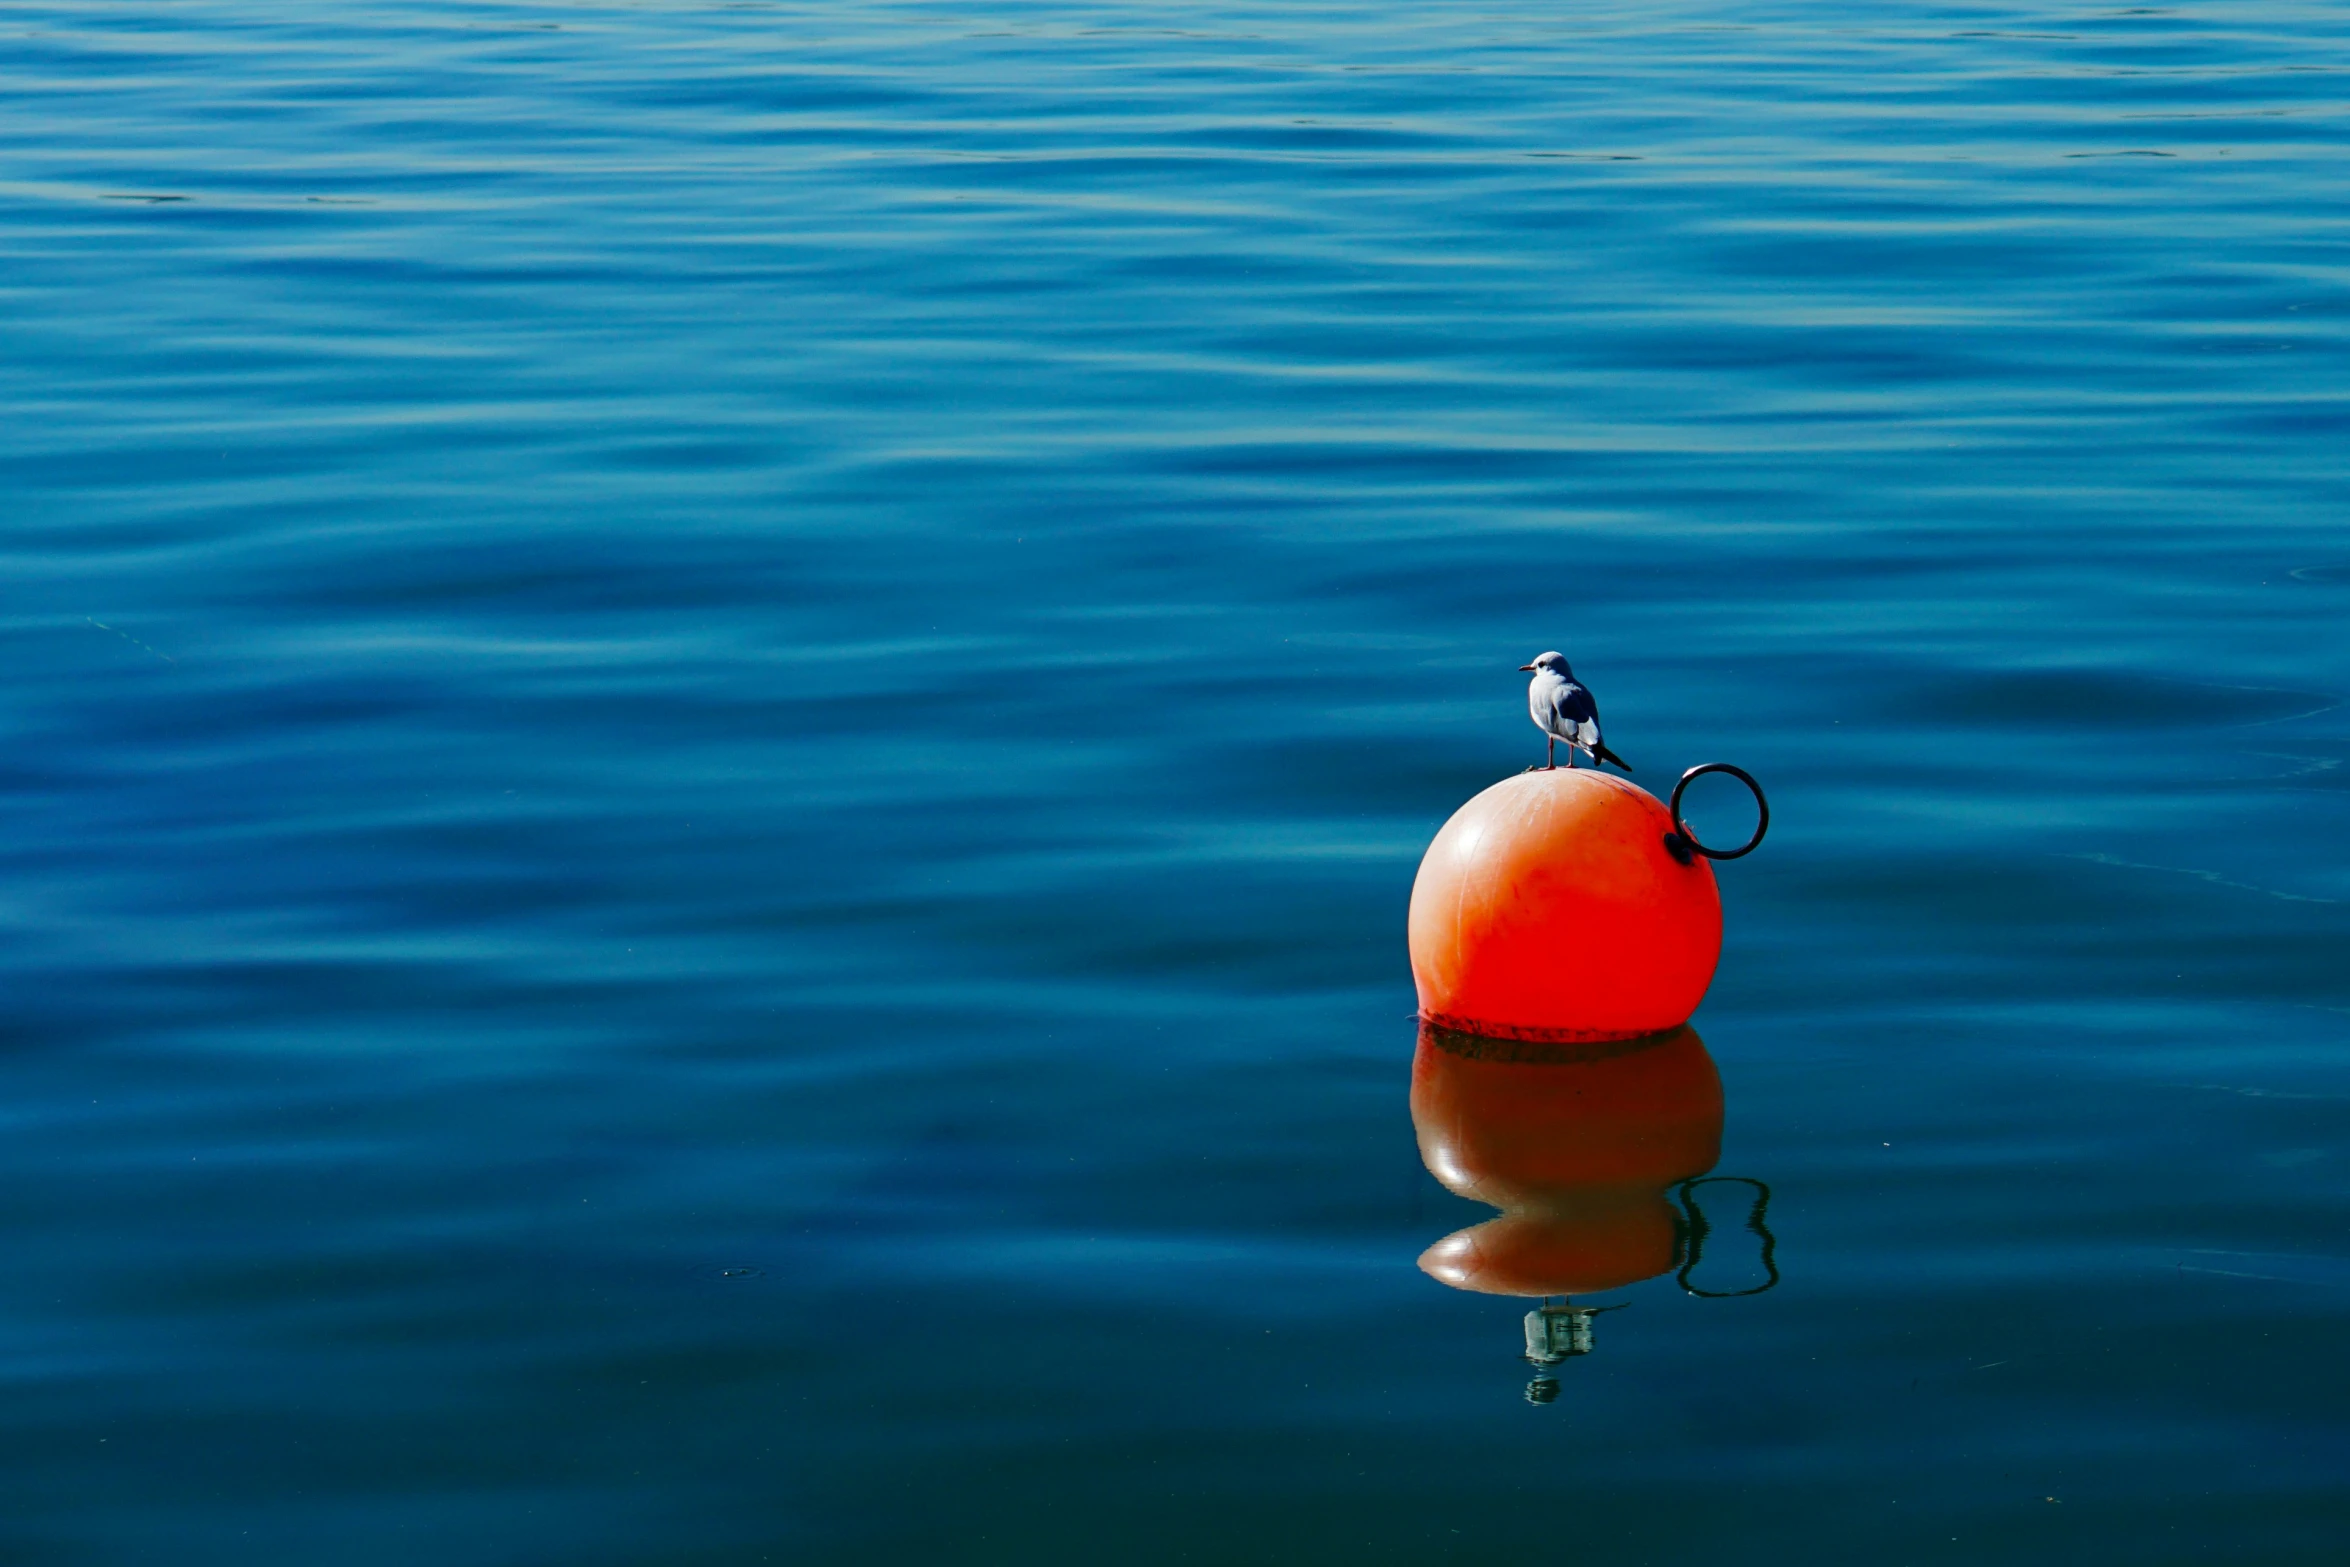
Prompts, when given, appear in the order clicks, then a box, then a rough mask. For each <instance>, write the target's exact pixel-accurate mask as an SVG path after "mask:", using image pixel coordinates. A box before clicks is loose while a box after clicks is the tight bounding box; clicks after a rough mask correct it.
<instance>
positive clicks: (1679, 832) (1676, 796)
mask: <svg viewBox="0 0 2350 1567" xmlns="http://www.w3.org/2000/svg"><path fill="white" fill-rule="evenodd" d="M1707 773H1728V774H1729V775H1730V776H1731V777H1733V778H1735V779H1737V780H1738V781H1739V782H1740V783H1742V784H1744V785H1746V787H1747V788H1749V789H1752V790H1753V791H1754V809H1755V813H1756V820H1755V824H1754V836H1753V837H1751V838H1749V839H1747V840H1746V846H1745V847H1744V848H1742V849H1709V848H1707V847H1706V846H1705V845H1704V844H1702V843H1699V842H1698V841H1697V834H1695V833H1693V832H1691V831H1690V830H1689V824H1688V823H1687V822H1685V821H1683V820H1682V819H1681V791H1682V790H1684V789H1686V788H1688V787H1689V780H1690V779H1692V778H1698V777H1702V776H1703V775H1705V774H1707ZM1665 809H1666V810H1667V811H1668V812H1670V813H1671V814H1672V818H1673V830H1672V831H1671V832H1669V833H1666V834H1665V849H1666V851H1667V852H1668V853H1670V854H1671V855H1672V856H1673V858H1674V859H1676V860H1679V861H1680V862H1681V863H1682V864H1683V865H1687V864H1688V863H1690V861H1689V855H1690V851H1691V850H1695V851H1696V852H1697V853H1699V854H1702V855H1704V856H1705V857H1706V858H1707V859H1709V860H1735V859H1737V858H1738V857H1740V856H1741V855H1747V854H1752V853H1753V852H1754V846H1755V845H1756V844H1758V843H1760V842H1762V841H1763V834H1764V833H1766V832H1769V831H1770V830H1771V802H1770V801H1768V800H1766V799H1764V798H1763V792H1762V785H1761V784H1758V783H1756V782H1755V781H1754V774H1752V773H1750V772H1748V771H1747V770H1746V769H1745V768H1743V767H1732V766H1731V765H1730V764H1729V763H1728V762H1701V763H1699V764H1698V765H1697V766H1695V767H1692V768H1690V769H1689V771H1687V772H1685V773H1683V774H1682V775H1681V781H1680V782H1679V783H1677V784H1675V785H1673V797H1672V799H1671V800H1669V801H1667V802H1666V803H1665Z"/></svg>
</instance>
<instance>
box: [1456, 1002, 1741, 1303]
mask: <svg viewBox="0 0 2350 1567" xmlns="http://www.w3.org/2000/svg"><path fill="white" fill-rule="evenodd" d="M1496 1048H1498V1049H1500V1050H1501V1051H1502V1052H1503V1053H1504V1054H1506V1055H1536V1056H1541V1055H1545V1054H1547V1055H1549V1056H1551V1057H1553V1058H1554V1059H1537V1060H1524V1059H1495V1058H1494V1057H1493V1056H1491V1055H1490V1054H1481V1053H1482V1052H1490V1051H1493V1050H1495V1049H1496ZM1578 1050H1579V1051H1580V1054H1581V1058H1580V1059H1566V1060H1559V1059H1555V1057H1558V1056H1560V1055H1566V1056H1569V1057H1570V1058H1571V1057H1572V1056H1574V1055H1575V1054H1576V1052H1577V1051H1578ZM1412 1125H1413V1127H1414V1129H1415V1130H1416V1131H1417V1132H1418V1133H1419V1139H1420V1157H1421V1159H1422V1160H1423V1161H1424V1162H1425V1163H1426V1164H1427V1166H1428V1169H1429V1172H1430V1173H1431V1174H1433V1175H1434V1176H1435V1177H1436V1178H1437V1179H1438V1180H1439V1181H1441V1182H1443V1183H1444V1185H1445V1186H1446V1187H1447V1188H1448V1189H1450V1190H1451V1191H1453V1192H1456V1193H1458V1194H1459V1195H1461V1196H1463V1197H1471V1198H1474V1199H1476V1200H1477V1201H1479V1202H1485V1203H1491V1204H1492V1205H1493V1206H1495V1207H1497V1208H1501V1209H1503V1210H1504V1212H1503V1213H1502V1214H1501V1216H1500V1217H1498V1218H1494V1219H1489V1220H1487V1221H1486V1222H1485V1223H1483V1224H1479V1225H1476V1226H1474V1227H1472V1228H1470V1229H1466V1230H1462V1231H1460V1232H1458V1233H1456V1234H1453V1235H1448V1236H1446V1237H1445V1238H1444V1239H1443V1240H1440V1241H1438V1242H1437V1243H1436V1244H1435V1245H1433V1246H1431V1247H1429V1248H1428V1249H1427V1251H1426V1252H1424V1253H1423V1254H1422V1255H1421V1257H1420V1267H1421V1268H1422V1269H1423V1270H1424V1271H1425V1272H1427V1273H1428V1274H1430V1275H1431V1276H1432V1277H1434V1278H1437V1279H1439V1280H1441V1281H1442V1282H1444V1283H1446V1284H1449V1285H1451V1286H1453V1287H1454V1288H1455V1289H1464V1290H1476V1291H1480V1292H1482V1293H1485V1294H1493V1295H1578V1294H1588V1293H1592V1292H1595V1291H1599V1290H1609V1289H1617V1288H1620V1287H1621V1286H1623V1285H1626V1284H1633V1283H1637V1282H1639V1281H1640V1280H1642V1279H1646V1278H1653V1277H1654V1276H1656V1275H1657V1274H1660V1273H1664V1272H1667V1271H1669V1270H1670V1269H1672V1268H1673V1267H1675V1266H1676V1265H1677V1264H1678V1263H1679V1262H1680V1261H1681V1260H1682V1259H1681V1244H1682V1237H1681V1227H1680V1225H1679V1224H1678V1223H1677V1222H1676V1216H1675V1213H1674V1210H1673V1205H1672V1203H1671V1201H1670V1200H1669V1199H1668V1198H1667V1196H1666V1193H1667V1191H1668V1190H1669V1189H1670V1188H1671V1187H1673V1186H1674V1185H1676V1184H1678V1183H1679V1182H1682V1181H1685V1180H1689V1179H1692V1178H1694V1177H1696V1176H1701V1175H1703V1174H1705V1173H1706V1172H1707V1171H1708V1170H1711V1169H1712V1168H1713V1166H1714V1161H1715V1160H1716V1159H1718V1158H1719V1157H1720V1156H1721V1147H1722V1079H1721V1074H1720V1073H1719V1072H1717V1071H1716V1070H1715V1069H1714V1063H1713V1058H1712V1057H1711V1056H1710V1055H1708V1054H1707V1053H1706V1049H1705V1042H1704V1041H1703V1040H1701V1039H1699V1038H1698V1037H1697V1034H1696V1032H1695V1031H1694V1030H1692V1029H1687V1028H1683V1029H1678V1030H1676V1031H1674V1032H1673V1033H1671V1034H1668V1035H1666V1036H1664V1037H1663V1038H1661V1039H1659V1040H1656V1041H1655V1042H1653V1043H1651V1042H1647V1041H1643V1042H1641V1043H1639V1044H1636V1045H1633V1046H1631V1047H1630V1048H1624V1047H1622V1046H1617V1047H1615V1048H1613V1049H1611V1048H1609V1047H1607V1046H1604V1045H1600V1046H1590V1045H1587V1046H1582V1047H1571V1046H1570V1047H1560V1046H1551V1047H1543V1046H1533V1047H1530V1048H1527V1047H1520V1048H1519V1049H1516V1050H1513V1049H1512V1048H1511V1047H1509V1046H1506V1045H1499V1043H1498V1042H1496V1041H1491V1040H1477V1039H1474V1038H1468V1037H1464V1036H1460V1035H1456V1034H1451V1033H1449V1032H1447V1031H1445V1030H1440V1029H1435V1028H1427V1027H1423V1028H1422V1030H1421V1033H1420V1046H1419V1051H1418V1054H1417V1055H1415V1056H1414V1057H1413V1060H1412Z"/></svg>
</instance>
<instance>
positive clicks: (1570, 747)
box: [1551, 740, 1575, 768]
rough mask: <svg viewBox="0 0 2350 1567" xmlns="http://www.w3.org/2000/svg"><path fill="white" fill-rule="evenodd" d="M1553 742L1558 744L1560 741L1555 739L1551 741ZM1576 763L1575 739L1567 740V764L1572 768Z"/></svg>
mask: <svg viewBox="0 0 2350 1567" xmlns="http://www.w3.org/2000/svg"><path fill="white" fill-rule="evenodd" d="M1551 744H1553V745H1556V744H1558V742H1557V741H1555V740H1553V741H1552V742H1551ZM1574 765H1575V742H1574V741H1572V740H1569V741H1568V742H1567V766H1568V767H1569V768H1572V767H1573V766H1574Z"/></svg>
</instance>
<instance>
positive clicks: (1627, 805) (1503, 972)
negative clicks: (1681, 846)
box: [1410, 768, 1722, 1041]
mask: <svg viewBox="0 0 2350 1567" xmlns="http://www.w3.org/2000/svg"><path fill="white" fill-rule="evenodd" d="M1679 841H1680V840H1679V838H1678V835H1677V834H1676V833H1675V829H1674V826H1673V819H1672V816H1671V814H1670V813H1669V812H1668V811H1667V810H1666V808H1665V806H1664V803H1663V802H1662V801H1660V800H1658V799H1657V798H1656V797H1655V796H1654V795H1652V794H1650V793H1649V792H1648V791H1647V790H1645V789H1642V788H1641V787H1640V786H1639V785H1638V784H1635V783H1631V782H1629V781H1627V780H1625V779H1622V778H1617V777H1614V776H1611V775H1609V774H1606V773H1602V772H1598V771H1596V770H1593V769H1589V768H1558V769H1553V770H1544V771H1538V772H1526V773H1520V774H1518V775H1517V776H1516V777H1514V778H1507V779H1504V780H1503V781H1502V782H1500V783H1497V784H1495V785H1494V786H1493V787H1492V788H1490V789H1487V790H1485V791H1484V792H1483V793H1482V794H1479V795H1478V796H1477V797H1476V798H1475V799H1473V800H1471V801H1469V803H1468V804H1466V805H1464V806H1462V807H1461V808H1460V809H1459V810H1458V811H1456V812H1454V813H1453V817H1452V820H1450V821H1448V822H1446V823H1445V824H1444V826H1443V828H1442V829H1441V830H1439V831H1438V833H1437V834H1436V839H1435V841H1434V842H1433V843H1431V844H1429V845H1428V852H1427V854H1426V855H1425V856H1423V857H1422V859H1421V861H1420V871H1419V875H1418V877H1417V878H1416V879H1415V880H1414V881H1413V883H1412V906H1411V921H1410V939H1411V956H1412V981H1413V983H1414V984H1415V985H1416V986H1417V987H1418V990H1419V994H1420V1015H1421V1017H1422V1018H1423V1019H1425V1020H1426V1021H1427V1022H1429V1023H1432V1024H1435V1025H1437V1026H1439V1027H1443V1028H1450V1029H1456V1030H1459V1031H1462V1032H1464V1033H1471V1034H1481V1035H1486V1036H1489V1037H1495V1038H1502V1039H1521V1040H1558V1041H1568V1040H1611V1039H1631V1038H1636V1037H1638V1036H1640V1035H1642V1034H1653V1033H1659V1032H1661V1031H1663V1030H1665V1029H1670V1028H1676V1027H1679V1026H1680V1025H1681V1024H1683V1023H1686V1022H1687V1021H1688V1020H1689V1016H1690V1014H1691V1013H1693V1012H1695V1011H1696V1010H1697V1004H1698V1002H1700V1001H1702V1000H1703V999H1704V998H1705V991H1706V986H1707V985H1708V984H1710V983H1711V982H1712V980H1713V975H1714V965H1715V964H1716V963H1717V962H1718V961H1719V960H1720V958H1721V952H1722V900H1721V894H1720V892H1719V891H1718V890H1717V889H1716V887H1715V885H1714V873H1713V867H1712V866H1711V865H1710V864H1709V863H1708V862H1707V861H1706V860H1705V859H1704V858H1703V857H1701V856H1695V855H1689V854H1687V853H1686V852H1684V853H1682V854H1675V853H1674V852H1673V846H1674V845H1675V844H1676V843H1678V842H1679Z"/></svg>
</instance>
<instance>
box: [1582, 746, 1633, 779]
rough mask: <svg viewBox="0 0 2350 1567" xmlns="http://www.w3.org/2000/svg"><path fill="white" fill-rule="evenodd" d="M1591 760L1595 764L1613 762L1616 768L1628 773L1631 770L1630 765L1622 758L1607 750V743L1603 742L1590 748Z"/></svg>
mask: <svg viewBox="0 0 2350 1567" xmlns="http://www.w3.org/2000/svg"><path fill="white" fill-rule="evenodd" d="M1591 759H1592V760H1593V761H1595V762H1613V763H1615V764H1616V765H1617V766H1618V767H1621V768H1622V769H1623V770H1624V771H1625V772H1630V771H1631V770H1632V764H1631V763H1630V762H1627V761H1625V760H1624V759H1623V758H1622V757H1620V756H1618V755H1616V753H1615V752H1613V751H1611V750H1609V749H1608V748H1607V742H1606V741H1604V740H1603V741H1601V742H1599V743H1598V744H1597V745H1595V746H1593V747H1592V748H1591Z"/></svg>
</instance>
